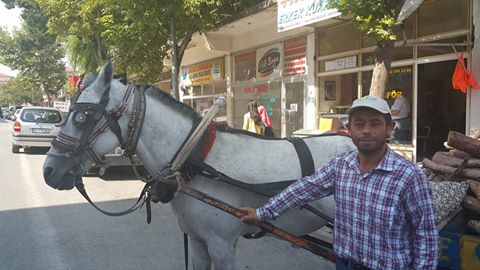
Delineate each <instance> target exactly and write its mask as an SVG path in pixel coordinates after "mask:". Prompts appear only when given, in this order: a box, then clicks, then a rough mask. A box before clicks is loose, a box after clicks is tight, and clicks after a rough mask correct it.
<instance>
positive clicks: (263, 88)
mask: <svg viewBox="0 0 480 270" xmlns="http://www.w3.org/2000/svg"><path fill="white" fill-rule="evenodd" d="M265 92H268V85H267V84H259V85H255V86H248V87H245V88H243V93H245V94H255V93H265Z"/></svg>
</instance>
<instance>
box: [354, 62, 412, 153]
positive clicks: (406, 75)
mask: <svg viewBox="0 0 480 270" xmlns="http://www.w3.org/2000/svg"><path fill="white" fill-rule="evenodd" d="M372 73H373V71H364V72H363V73H362V96H365V95H368V93H369V90H370V84H371V81H372ZM412 93H413V68H412V66H403V67H395V68H392V70H391V73H390V76H389V79H388V84H387V88H386V89H385V97H384V98H385V100H386V101H387V102H388V104H389V105H390V108H391V110H392V118H393V120H394V121H395V122H396V127H395V130H394V132H393V134H392V137H391V138H390V142H391V143H397V144H411V143H412Z"/></svg>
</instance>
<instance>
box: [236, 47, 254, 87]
mask: <svg viewBox="0 0 480 270" xmlns="http://www.w3.org/2000/svg"><path fill="white" fill-rule="evenodd" d="M256 61H257V51H249V52H244V53H241V54H238V55H235V56H234V62H235V67H234V68H235V81H248V80H252V79H255V76H256V75H257V68H256Z"/></svg>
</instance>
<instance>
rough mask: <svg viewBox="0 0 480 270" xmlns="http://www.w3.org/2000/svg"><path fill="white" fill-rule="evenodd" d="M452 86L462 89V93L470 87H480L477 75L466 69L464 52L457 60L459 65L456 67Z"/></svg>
mask: <svg viewBox="0 0 480 270" xmlns="http://www.w3.org/2000/svg"><path fill="white" fill-rule="evenodd" d="M452 86H453V89H457V90H460V91H462V93H466V92H467V89H468V87H473V88H480V85H478V83H477V81H476V80H475V77H473V75H472V74H470V71H468V70H467V69H465V64H464V61H463V53H460V57H459V58H458V61H457V66H456V67H455V71H454V72H453V77H452Z"/></svg>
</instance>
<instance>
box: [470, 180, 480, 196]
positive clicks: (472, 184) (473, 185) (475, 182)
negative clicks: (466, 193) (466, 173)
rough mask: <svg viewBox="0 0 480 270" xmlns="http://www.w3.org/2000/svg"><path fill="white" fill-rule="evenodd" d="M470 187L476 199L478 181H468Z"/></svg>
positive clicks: (479, 188)
mask: <svg viewBox="0 0 480 270" xmlns="http://www.w3.org/2000/svg"><path fill="white" fill-rule="evenodd" d="M469 186H470V189H471V190H472V192H473V194H475V197H477V199H480V181H475V180H471V181H470V183H469Z"/></svg>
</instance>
